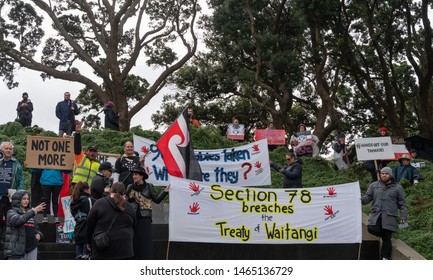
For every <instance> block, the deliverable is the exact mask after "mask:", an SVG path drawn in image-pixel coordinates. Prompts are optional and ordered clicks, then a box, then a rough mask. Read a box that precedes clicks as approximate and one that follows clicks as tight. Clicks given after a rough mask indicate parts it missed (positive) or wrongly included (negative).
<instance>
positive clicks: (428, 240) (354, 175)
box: [0, 123, 433, 259]
mask: <svg viewBox="0 0 433 280" xmlns="http://www.w3.org/2000/svg"><path fill="white" fill-rule="evenodd" d="M18 125H19V124H18ZM11 127H14V128H15V129H12V128H11ZM5 129H6V130H8V131H9V132H10V134H11V133H12V131H15V134H11V135H10V136H6V135H5V133H4V130H5ZM41 130H42V131H41ZM38 131H41V132H40V133H36V132H38ZM36 134H40V135H45V136H56V134H55V133H54V132H52V131H45V130H43V129H41V128H38V127H32V128H25V129H22V128H21V129H18V127H17V126H16V123H7V124H5V125H0V141H12V142H13V143H14V145H15V156H16V157H17V158H18V160H19V161H20V162H21V163H22V162H24V160H25V152H26V138H27V136H28V135H36ZM133 134H136V135H139V136H142V137H146V138H148V139H151V140H154V141H157V140H158V139H159V138H160V137H161V133H159V132H157V131H149V130H142V129H141V127H140V126H137V127H133V128H132V129H131V130H130V131H129V132H120V131H113V130H93V131H83V132H82V145H83V148H85V147H87V146H88V145H90V144H93V145H97V146H98V149H99V151H100V152H106V153H118V154H120V153H122V151H123V148H122V145H123V143H124V142H125V141H128V140H130V141H132V140H133ZM191 139H192V141H193V144H194V148H195V149H221V148H228V147H233V146H237V145H242V144H244V143H242V142H235V141H232V140H228V139H226V137H225V136H222V135H221V131H220V130H219V128H218V127H216V126H211V125H207V126H202V127H200V128H194V127H191ZM286 152H287V148H286V147H284V146H279V147H277V148H276V149H274V150H273V151H272V152H270V160H271V161H272V162H275V163H277V164H280V165H281V166H284V165H285V164H286V161H285V154H286ZM302 161H303V165H302V166H303V184H304V186H305V187H317V186H329V185H335V184H343V183H349V182H354V181H359V183H360V187H361V193H364V192H365V191H366V189H367V187H368V185H369V183H370V182H369V180H370V173H369V172H368V171H366V170H365V169H364V167H363V166H362V164H361V163H359V162H354V163H351V164H350V165H349V168H348V169H347V170H341V171H338V170H336V169H335V168H334V165H333V163H332V162H331V161H329V160H326V159H324V158H322V157H312V158H305V157H303V158H302ZM414 161H415V162H417V161H422V160H414ZM425 163H426V166H425V167H422V168H421V170H420V171H421V176H422V178H423V180H421V181H420V183H419V184H418V185H416V186H407V187H406V188H405V192H406V199H407V204H408V210H409V227H408V228H406V229H400V230H398V231H397V233H396V237H397V238H400V239H402V240H403V241H404V242H406V243H407V244H408V245H409V246H411V247H412V248H414V249H415V250H416V251H418V252H419V253H420V254H422V255H423V256H424V257H425V258H427V259H433V253H432V252H431V248H433V247H432V246H433V188H432V187H431V184H430V183H431V182H432V181H433V163H431V162H428V161H425ZM397 164H398V163H397V162H393V163H390V164H389V166H395V165H397ZM271 176H272V185H271V186H265V188H270V187H272V188H282V186H283V181H284V178H283V176H282V174H280V173H278V172H276V171H274V170H272V171H271ZM25 182H26V188H27V189H29V188H30V186H29V184H30V170H28V169H25ZM362 209H363V212H364V213H367V214H368V213H369V211H370V209H371V206H370V205H365V206H363V208H362Z"/></svg>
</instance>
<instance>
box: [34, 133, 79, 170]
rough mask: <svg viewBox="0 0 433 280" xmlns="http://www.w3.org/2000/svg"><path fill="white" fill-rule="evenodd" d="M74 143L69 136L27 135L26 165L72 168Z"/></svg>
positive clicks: (45, 167) (60, 168)
mask: <svg viewBox="0 0 433 280" xmlns="http://www.w3.org/2000/svg"><path fill="white" fill-rule="evenodd" d="M73 166H74V145H73V142H72V139H71V138H60V137H42V136H28V137H27V147H26V167H28V168H38V169H58V170H72V169H73Z"/></svg>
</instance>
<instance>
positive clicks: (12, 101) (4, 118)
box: [0, 69, 170, 132]
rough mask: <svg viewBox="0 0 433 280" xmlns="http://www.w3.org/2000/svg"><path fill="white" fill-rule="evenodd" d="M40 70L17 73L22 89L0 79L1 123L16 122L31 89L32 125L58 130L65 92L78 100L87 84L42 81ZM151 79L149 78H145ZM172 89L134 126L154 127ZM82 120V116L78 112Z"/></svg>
mask: <svg viewBox="0 0 433 280" xmlns="http://www.w3.org/2000/svg"><path fill="white" fill-rule="evenodd" d="M39 75H40V73H39V72H36V71H32V70H29V69H21V70H20V71H18V72H17V74H16V81H17V82H19V83H20V85H19V87H18V88H14V89H12V90H9V89H8V88H7V86H6V83H5V82H3V81H1V82H0V100H1V103H0V104H1V106H2V108H1V113H0V124H4V123H7V122H9V121H13V120H14V119H15V118H16V115H17V112H16V108H17V105H18V102H19V101H20V100H22V93H23V92H27V93H28V94H29V99H30V100H31V101H32V102H33V106H34V110H33V121H32V125H38V126H40V127H42V128H44V129H45V130H51V131H54V132H58V129H59V120H58V119H57V117H56V115H55V109H56V105H57V103H58V102H59V101H62V100H63V93H64V92H65V91H69V92H70V93H71V99H74V100H75V99H76V98H77V96H78V94H79V91H80V89H82V88H84V85H83V84H80V83H76V82H69V81H64V80H58V79H51V80H46V81H45V82H44V81H42V79H41V77H40V76H39ZM145 78H148V77H145ZM169 91H170V89H169V88H165V89H164V90H163V91H162V92H160V93H159V95H157V96H156V97H154V98H153V99H152V101H151V102H150V103H149V105H147V106H146V107H144V109H142V110H141V111H140V112H139V113H138V114H136V115H135V116H134V117H133V118H132V121H131V127H133V126H137V125H141V126H142V127H143V129H153V127H154V126H153V123H152V121H151V120H150V116H151V115H152V114H153V113H155V111H156V110H158V109H160V106H161V102H162V96H163V93H164V92H166V93H167V92H169ZM100 116H101V118H102V125H103V124H104V121H103V118H104V114H103V113H102V114H100ZM78 118H79V119H81V115H78Z"/></svg>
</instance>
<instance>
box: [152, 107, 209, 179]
mask: <svg viewBox="0 0 433 280" xmlns="http://www.w3.org/2000/svg"><path fill="white" fill-rule="evenodd" d="M156 146H157V147H158V149H159V151H160V152H161V155H162V159H163V160H164V164H165V167H166V168H167V171H168V174H170V175H171V176H175V177H180V178H186V179H191V180H196V181H201V180H202V179H201V168H200V165H199V163H198V161H197V159H196V158H195V155H194V149H193V147H192V143H191V137H190V130H189V117H188V112H187V109H186V108H185V110H183V112H182V114H181V115H180V116H179V117H178V118H177V120H176V121H175V122H174V123H173V124H172V125H171V126H170V127H169V128H168V129H167V131H166V132H165V133H164V135H162V137H161V138H160V139H159V140H158V142H157V143H156Z"/></svg>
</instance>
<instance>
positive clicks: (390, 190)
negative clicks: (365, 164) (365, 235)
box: [361, 167, 407, 260]
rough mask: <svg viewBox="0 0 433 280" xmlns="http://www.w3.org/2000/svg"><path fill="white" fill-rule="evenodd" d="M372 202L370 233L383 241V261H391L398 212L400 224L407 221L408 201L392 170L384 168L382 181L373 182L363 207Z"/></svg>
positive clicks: (369, 221) (381, 175) (363, 197)
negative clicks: (392, 238) (392, 240)
mask: <svg viewBox="0 0 433 280" xmlns="http://www.w3.org/2000/svg"><path fill="white" fill-rule="evenodd" d="M370 201H371V202H372V207H371V212H370V215H369V217H368V225H367V229H368V232H369V233H371V234H373V235H376V236H378V237H380V238H381V239H382V248H381V259H383V260H389V259H391V251H392V243H391V237H392V234H393V233H394V232H395V231H396V230H397V228H398V220H397V217H398V211H399V210H400V224H404V223H406V221H407V207H406V199H405V197H404V190H403V187H402V186H401V185H400V184H398V183H396V181H395V180H394V178H393V177H392V169H391V168H390V167H384V168H382V169H381V170H380V180H379V181H376V182H373V183H371V184H370V186H369V187H368V189H367V192H366V193H365V194H364V195H363V196H362V197H361V202H362V205H365V204H368V203H369V202H370Z"/></svg>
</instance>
